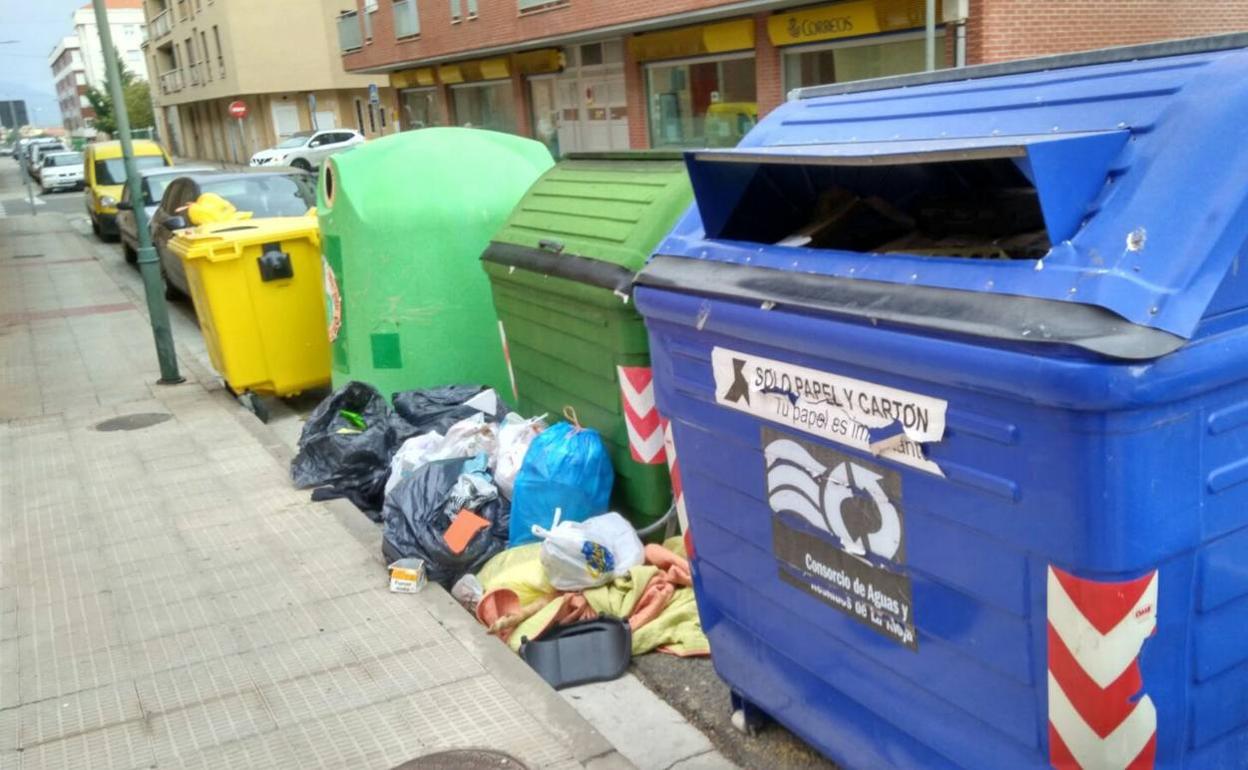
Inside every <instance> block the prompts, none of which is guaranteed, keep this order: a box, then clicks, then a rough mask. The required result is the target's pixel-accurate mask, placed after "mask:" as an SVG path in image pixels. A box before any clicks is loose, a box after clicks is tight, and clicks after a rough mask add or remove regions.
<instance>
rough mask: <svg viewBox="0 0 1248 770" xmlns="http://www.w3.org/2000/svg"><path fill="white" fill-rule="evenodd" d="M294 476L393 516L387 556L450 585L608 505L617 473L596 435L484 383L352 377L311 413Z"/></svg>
mask: <svg viewBox="0 0 1248 770" xmlns="http://www.w3.org/2000/svg"><path fill="white" fill-rule="evenodd" d="M391 404H393V406H391ZM573 419H575V416H574V415H573ZM291 479H292V480H293V481H294V483H295V486H296V487H299V488H313V489H314V492H313V499H317V500H324V499H331V498H336V497H343V498H346V499H348V500H350V501H351V502H352V503H354V504H355V505H356V506H357V507H358V508H359V509H360V510H361V511H363V512H364V513H365V514H367V515H368V516H369V518H371V519H373V520H374V521H377V522H380V523H381V524H382V553H383V555H384V556H385V557H386V559H387V560H388V561H397V560H399V559H404V558H420V559H423V560H424V561H425V565H426V570H427V574H428V578H429V580H432V581H435V582H437V583H440V584H441V585H443V586H444V587H446V588H450V587H451V586H452V585H453V584H454V583H455V581H457V580H458V579H459V578H460V577H462V576H463V575H465V574H471V573H474V572H476V571H477V570H479V569H480V568H481V567H482V566H483V565H484V564H485V563H486V562H488V561H489V560H490V558H491V557H493V556H495V555H496V554H498V553H499V552H500V551H502V550H504V549H505V548H507V547H509V546H515V545H520V544H523V543H528V542H533V541H534V540H536V539H538V537H539V536H541V535H539V534H537V533H539V532H540V533H545V534H546V535H549V536H551V537H555V536H556V535H558V536H560V537H561V536H562V535H560V534H559V533H566V532H567V527H568V526H569V525H572V524H575V523H577V522H583V521H585V520H586V519H588V518H590V517H592V516H596V515H598V514H602V513H604V512H606V510H607V507H608V505H609V501H610V497H611V487H612V484H613V481H614V471H613V470H612V468H611V462H610V459H609V457H608V456H607V451H606V447H605V446H604V444H603V442H602V438H601V436H599V435H598V433H597V432H596V431H594V430H592V429H588V428H582V427H581V426H579V425H576V424H572V423H564V422H561V423H558V424H556V425H554V426H553V427H550V428H547V426H546V422H545V415H542V416H536V417H531V418H525V417H522V416H520V415H517V414H515V413H513V412H510V411H509V410H508V409H507V407H506V405H505V404H504V403H503V402H502V400H501V399H500V398H499V397H498V394H497V393H495V392H494V391H493V390H490V389H486V388H484V387H482V386H476V385H452V386H447V387H442V388H435V389H426V390H412V391H405V392H402V393H395V394H394V395H393V396H392V397H391V399H390V402H387V401H386V399H385V397H383V396H382V395H381V394H380V393H379V392H378V391H377V390H376V388H374V387H372V386H370V385H367V384H365V383H361V382H351V383H348V384H347V385H345V386H343V387H342V388H341V389H339V390H337V391H335V392H334V393H333V394H331V395H330V396H329V397H327V398H326V399H325V400H324V401H323V402H322V403H321V404H320V405H318V406H317V408H316V410H315V411H314V412H313V413H312V414H311V416H310V417H309V418H308V421H307V423H306V424H305V425H304V428H303V433H302V434H301V436H300V438H299V452H298V454H297V455H296V457H295V459H294V460H293V461H292V463H291ZM617 518H618V517H617ZM620 521H621V522H622V523H623V524H624V526H625V527H627V528H628V532H629V534H630V535H631V536H632V537H633V538H634V539H636V535H635V534H633V533H632V528H631V526H629V525H628V523H627V522H626V521H624V520H623V519H622V518H620ZM561 528H562V529H561ZM637 553H640V545H638V548H637Z"/></svg>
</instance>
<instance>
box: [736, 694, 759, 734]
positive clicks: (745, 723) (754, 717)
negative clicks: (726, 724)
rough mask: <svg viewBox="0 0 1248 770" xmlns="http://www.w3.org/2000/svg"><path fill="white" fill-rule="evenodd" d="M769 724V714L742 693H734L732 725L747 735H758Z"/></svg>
mask: <svg viewBox="0 0 1248 770" xmlns="http://www.w3.org/2000/svg"><path fill="white" fill-rule="evenodd" d="M766 724H767V714H766V713H765V712H764V711H763V710H762V709H760V708H759V707H758V706H755V705H754V704H753V703H751V702H749V701H748V700H746V699H745V696H744V695H741V694H740V693H737V692H735V691H734V692H733V693H732V726H733V727H735V728H736V729H737V731H738V732H741V733H744V734H746V735H756V734H757V733H758V731H759V730H761V729H762V728H763V726H764V725H766Z"/></svg>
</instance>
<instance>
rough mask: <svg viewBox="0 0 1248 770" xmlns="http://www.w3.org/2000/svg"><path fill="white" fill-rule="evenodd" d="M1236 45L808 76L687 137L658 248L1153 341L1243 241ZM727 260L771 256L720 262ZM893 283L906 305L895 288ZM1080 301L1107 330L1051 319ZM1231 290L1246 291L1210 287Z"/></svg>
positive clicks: (1242, 114)
mask: <svg viewBox="0 0 1248 770" xmlns="http://www.w3.org/2000/svg"><path fill="white" fill-rule="evenodd" d="M1232 43H1233V44H1235V45H1237V46H1239V47H1232V48H1225V46H1226V45H1231V44H1232ZM1245 45H1248V38H1244V37H1240V38H1223V39H1221V41H1220V42H1219V45H1218V46H1212V45H1210V46H1195V45H1187V46H1184V47H1181V48H1180V49H1178V50H1184V51H1190V50H1195V51H1196V52H1195V53H1184V54H1182V55H1175V56H1166V55H1164V54H1165V53H1166V52H1167V51H1169V50H1171V49H1168V48H1164V47H1163V48H1161V49H1159V50H1160V52H1159V55H1157V56H1153V57H1147V56H1144V54H1143V53H1141V52H1140V51H1139V50H1137V49H1132V50H1133V51H1134V52H1135V55H1136V56H1137V57H1140V58H1135V59H1132V60H1129V61H1102V62H1101V63H1094V64H1088V65H1082V66H1066V67H1060V68H1054V69H1043V70H1036V69H1034V68H1030V67H1025V66H1019V67H1017V71H1014V72H1010V71H1008V70H1007V71H1005V74H999V75H994V74H991V73H981V75H982V76H977V77H975V78H974V79H955V78H957V77H959V76H957V75H954V74H950V73H944V74H942V75H941V76H940V77H939V78H935V77H932V78H927V76H925V78H921V79H919V80H917V81H916V84H913V85H911V84H910V81H905V82H901V81H895V80H891V79H889V80H884V81H881V83H880V84H879V85H880V87H881V88H882V90H865V89H868V88H869V86H863V87H861V88H858V89H849V90H845V89H835V88H829V89H826V90H821V89H819V88H815V89H809V90H807V91H803V92H802V93H801V97H802V98H800V99H794V100H791V101H789V102H787V103H785V104H784V105H782V106H781V107H780V108H778V109H777V110H775V111H774V112H772V113H771V114H770V115H768V116H767V117H766V118H765V119H764V120H763V121H762V122H761V123H759V125H758V126H757V127H756V128H755V130H753V131H752V132H751V133H750V134H749V135H748V136H747V137H746V138H745V139H744V140H743V141H742V142H741V144H740V145H739V146H738V147H737V148H733V149H724V150H720V149H715V150H711V149H707V150H697V151H692V152H689V153H687V154H686V162H687V164H688V166H689V173H690V176H691V178H692V180H693V187H694V190H695V197H696V200H697V206H696V207H695V208H694V209H691V211H690V213H689V214H688V215H687V216H686V217H685V218H683V219H682V220H681V222H680V223H678V224H677V225H676V227H675V228H674V229H673V231H672V232H671V234H670V236H669V237H668V238H666V239H665V240H664V241H663V242H662V243H661V244H660V245H659V246H658V248H657V250H656V254H658V255H662V256H664V257H670V258H676V259H682V260H702V261H708V262H711V263H716V264H718V265H719V266H720V269H719V270H718V271H701V272H699V275H702V276H703V277H704V279H705V280H708V281H711V283H710V284H707V283H702V284H700V285H698V286H695V287H690V288H691V290H698V291H706V292H714V291H719V292H720V293H722V294H725V295H728V296H733V295H736V294H739V293H740V292H741V290H742V289H741V287H742V286H745V285H748V286H750V287H751V293H752V294H757V293H758V289H759V287H761V286H767V287H769V288H768V291H767V292H766V293H767V294H769V295H774V296H769V297H766V298H765V300H766V301H771V302H776V303H778V304H782V303H784V302H786V301H792V302H793V303H794V304H801V303H800V302H797V300H796V299H794V296H796V295H801V294H807V295H809V294H810V291H809V287H806V288H805V289H803V288H802V287H801V286H800V285H799V284H800V283H801V281H802V280H804V279H803V278H802V277H807V278H809V279H810V280H809V281H807V283H810V282H811V281H813V280H814V279H816V278H826V279H832V280H834V281H836V282H837V288H836V291H837V292H838V293H839V292H842V291H844V292H848V294H856V293H857V290H856V289H854V288H853V287H852V286H850V287H848V288H846V286H844V285H842V284H841V283H840V282H842V281H847V282H851V283H855V282H856V283H857V284H858V285H859V286H865V285H866V283H867V282H871V283H874V284H879V285H878V286H871V287H869V289H870V290H869V292H868V293H869V294H871V295H872V297H859V298H857V299H856V300H855V301H854V302H853V303H852V304H853V305H854V309H852V310H851V309H848V308H847V309H846V312H850V313H851V314H853V315H859V316H870V315H871V303H872V302H874V301H875V299H878V296H880V293H881V292H886V290H887V287H888V286H889V285H893V286H896V285H902V286H905V287H918V288H924V289H931V290H945V291H948V292H955V293H953V294H949V295H948V296H947V297H946V298H945V299H941V300H940V301H939V302H935V303H934V304H932V302H933V295H932V294H931V292H909V293H908V294H907V293H904V292H894V293H893V296H892V297H891V298H890V300H889V301H890V303H891V305H892V310H893V311H894V314H895V316H896V317H898V318H902V317H908V318H909V321H910V322H912V323H919V324H923V325H930V326H937V327H940V326H941V324H942V321H941V320H940V319H936V318H934V317H927V318H925V317H924V316H925V314H928V313H927V310H924V309H923V307H926V308H928V309H929V310H930V308H932V307H939V308H940V309H941V313H946V314H947V313H948V312H950V307H949V306H948V302H946V301H945V300H949V301H953V300H957V303H960V304H967V303H970V304H971V305H974V307H973V308H970V309H969V310H968V312H969V313H970V314H971V315H973V316H975V317H976V318H978V319H980V320H985V321H986V320H988V319H989V316H994V315H996V314H995V312H987V311H985V308H987V307H989V306H990V303H989V304H985V303H983V302H980V301H979V300H976V299H975V298H976V297H977V296H978V297H983V296H984V295H997V296H1000V297H1015V298H1017V297H1026V298H1030V299H1034V300H1039V301H1041V302H1040V304H1037V303H1031V304H1030V305H1029V306H1028V307H1029V310H1028V313H1027V324H1026V328H1025V329H1023V328H1020V329H998V330H997V332H999V333H998V334H993V335H991V336H1003V337H1013V338H1016V339H1024V338H1026V337H1030V338H1031V339H1033V340H1034V339H1037V338H1040V339H1042V340H1043V341H1050V342H1062V343H1067V344H1072V345H1075V346H1078V347H1085V348H1086V349H1088V350H1092V351H1094V352H1096V353H1098V354H1102V355H1107V356H1113V357H1123V358H1148V357H1156V356H1157V355H1162V354H1164V353H1166V352H1169V351H1171V350H1173V349H1175V348H1177V347H1179V346H1180V345H1182V344H1183V342H1184V341H1185V340H1187V339H1190V338H1191V337H1192V336H1194V335H1195V334H1196V333H1197V327H1198V324H1199V323H1200V321H1201V319H1202V317H1203V316H1204V315H1205V314H1206V312H1207V308H1209V306H1210V302H1211V300H1212V299H1213V298H1214V295H1215V292H1217V291H1218V289H1219V286H1220V285H1221V284H1222V283H1223V282H1224V280H1227V276H1228V273H1231V268H1232V265H1233V264H1234V261H1235V259H1236V257H1237V255H1240V254H1242V253H1243V250H1244V247H1245V243H1246V242H1248V186H1246V185H1245V184H1244V181H1243V180H1244V179H1248V143H1245V142H1244V141H1243V137H1242V132H1243V128H1242V127H1243V125H1244V124H1245V123H1246V122H1248V50H1246V49H1245V48H1244V47H1243V46H1245ZM1205 49H1208V50H1205ZM1091 61H1097V59H1095V58H1094V59H1091ZM928 80H932V81H934V82H927V81H928ZM968 233H969V234H970V235H968ZM729 264H730V265H736V266H738V267H739V268H740V269H741V270H749V271H751V272H753V271H763V273H762V274H759V275H752V276H751V277H748V278H746V277H743V276H730V275H728V274H727V273H726V272H725V270H726V269H727V268H725V267H724V266H725V265H729ZM664 265H667V266H666V267H665V266H664ZM652 271H658V272H660V273H662V272H663V271H667V273H666V274H663V275H652V276H650V277H651V278H654V282H655V283H656V284H662V285H672V282H673V281H676V280H678V278H679V277H678V275H677V273H678V272H679V273H680V275H683V276H684V278H686V279H687V278H688V277H689V276H690V275H691V273H690V272H689V271H688V270H679V271H677V270H672V269H671V263H670V260H669V261H665V262H662V263H661V261H660V260H658V259H656V260H655V264H654V265H652V268H648V269H647V274H649V273H651V272H652ZM779 271H783V272H785V273H789V274H793V280H787V279H784V278H783V277H779V276H776V275H775V273H777V272H779ZM769 274H770V277H769ZM1231 274H1233V273H1231ZM641 280H643V281H645V280H647V275H646V274H643V276H642V279H641ZM717 283H722V284H723V285H722V286H717V285H716V284H717ZM788 284H792V286H790V287H789V288H790V289H792V291H789V290H785V289H784V286H786V285H788ZM1236 291H1243V292H1248V289H1236ZM903 294H905V295H906V296H909V297H911V298H913V299H914V301H915V302H916V303H918V305H916V306H915V307H914V308H910V310H909V311H908V310H906V308H902V307H900V305H903V304H906V303H905V302H903V301H902V300H903V297H902V295H903ZM790 295H792V296H790ZM920 297H922V300H921V301H920V299H919V298H920ZM752 298H754V299H756V298H757V297H752ZM873 298H875V299H873ZM825 304H826V303H825ZM1072 305H1076V306H1083V307H1084V308H1086V309H1088V310H1089V311H1091V312H1090V313H1082V314H1081V316H1080V317H1081V318H1084V319H1085V320H1094V319H1095V317H1096V314H1097V313H1100V314H1103V318H1104V321H1105V324H1106V328H1109V327H1113V329H1114V331H1113V333H1112V334H1110V335H1109V336H1108V337H1106V336H1103V335H1099V334H1097V333H1096V330H1095V329H1094V328H1091V327H1089V326H1087V325H1086V324H1081V325H1080V330H1079V333H1078V335H1076V336H1077V339H1063V338H1062V335H1060V334H1050V333H1049V332H1050V331H1051V330H1052V329H1054V328H1057V327H1060V326H1062V324H1056V323H1050V321H1052V320H1053V319H1056V318H1057V317H1058V316H1060V315H1062V314H1063V313H1064V312H1066V311H1070V310H1072V309H1073V308H1072ZM1228 305H1229V306H1231V307H1245V306H1248V296H1244V297H1237V298H1227V297H1225V296H1221V297H1219V300H1218V305H1217V306H1218V307H1222V308H1223V309H1225V307H1224V306H1228ZM828 309H829V308H827V307H820V310H825V311H826V310H828ZM1208 312H1210V313H1212V312H1213V311H1212V310H1209V311H1208ZM928 315H930V314H928ZM1124 320H1125V321H1126V322H1127V326H1128V327H1129V328H1128V329H1126V330H1124V329H1123V328H1121V322H1122V321H1124ZM977 323H978V321H977ZM1094 325H1095V324H1094ZM1132 329H1134V330H1135V332H1132V331H1131V330H1132ZM1037 331H1041V332H1043V333H1041V334H1035V333H1034V332H1037ZM1024 332H1026V334H1024ZM1089 339H1093V340H1096V343H1095V344H1094V345H1093V344H1084V343H1083V342H1081V341H1080V340H1089Z"/></svg>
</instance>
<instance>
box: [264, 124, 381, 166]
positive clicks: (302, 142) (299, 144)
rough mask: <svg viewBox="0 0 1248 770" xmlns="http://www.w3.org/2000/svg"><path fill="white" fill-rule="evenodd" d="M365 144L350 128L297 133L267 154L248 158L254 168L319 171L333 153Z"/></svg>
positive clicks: (362, 136)
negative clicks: (290, 167)
mask: <svg viewBox="0 0 1248 770" xmlns="http://www.w3.org/2000/svg"><path fill="white" fill-rule="evenodd" d="M363 143H364V135H363V134H361V133H360V132H359V131H353V130H351V129H349V128H328V129H325V130H324V131H300V132H299V133H297V134H292V135H291V136H290V137H289V138H287V139H285V140H284V141H282V142H280V143H279V144H278V145H277V146H276V147H274V148H272V149H270V150H261V151H260V152H258V153H256V154H255V155H252V156H251V165H253V166H294V167H295V168H301V169H303V170H304V171H311V170H312V169H315V168H320V166H321V164H322V163H324V162H325V159H326V158H328V157H329V156H330V155H333V154H334V153H336V152H342V151H343V150H348V149H350V148H352V147H354V146H356V145H357V144H363Z"/></svg>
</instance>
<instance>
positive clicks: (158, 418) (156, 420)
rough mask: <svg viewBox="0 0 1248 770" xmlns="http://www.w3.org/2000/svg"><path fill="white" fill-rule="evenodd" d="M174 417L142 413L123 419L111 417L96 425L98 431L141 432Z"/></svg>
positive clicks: (122, 417) (123, 417)
mask: <svg viewBox="0 0 1248 770" xmlns="http://www.w3.org/2000/svg"><path fill="white" fill-rule="evenodd" d="M172 416H173V415H171V414H163V413H161V412H140V413H138V414H124V415H122V416H121V417H110V418H109V419H107V420H105V421H104V422H99V423H96V424H95V429H96V430H103V431H110V430H139V429H140V428H150V427H151V426H153V425H159V424H160V423H162V422H164V421H165V420H168V419H169V418H170V417H172Z"/></svg>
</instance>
